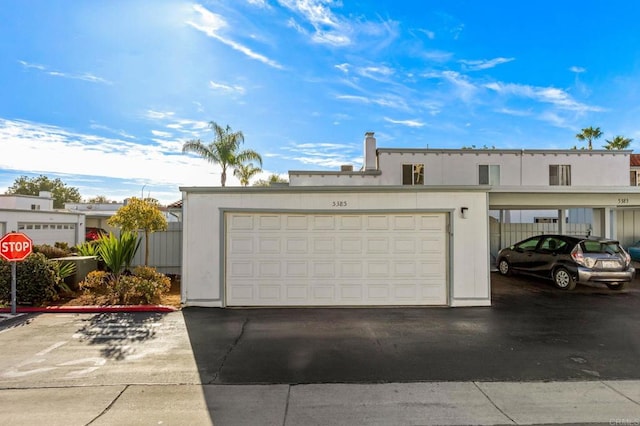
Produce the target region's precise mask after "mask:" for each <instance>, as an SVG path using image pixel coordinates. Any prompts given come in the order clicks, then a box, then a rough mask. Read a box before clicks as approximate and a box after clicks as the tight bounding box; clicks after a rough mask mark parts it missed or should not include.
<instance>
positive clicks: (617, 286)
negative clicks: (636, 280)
mask: <svg viewBox="0 0 640 426" xmlns="http://www.w3.org/2000/svg"><path fill="white" fill-rule="evenodd" d="M625 284H626V283H607V287H609V288H610V289H611V290H622V289H623V288H624V286H625Z"/></svg>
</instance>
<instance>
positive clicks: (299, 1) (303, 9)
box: [278, 0, 351, 46]
mask: <svg viewBox="0 0 640 426" xmlns="http://www.w3.org/2000/svg"><path fill="white" fill-rule="evenodd" d="M278 2H279V3H280V4H281V5H282V6H284V7H286V8H288V9H290V10H292V11H294V12H297V13H298V14H300V15H301V16H302V17H303V18H304V19H305V20H306V21H307V22H308V23H309V24H310V25H311V26H312V27H313V29H314V32H313V34H312V36H311V38H312V40H313V41H315V42H317V43H326V44H331V45H334V46H344V45H348V44H351V39H350V37H349V35H348V33H350V32H351V28H350V26H349V24H348V22H347V21H344V20H341V19H340V18H339V17H337V16H336V15H335V14H334V13H333V12H332V11H331V8H330V7H328V6H331V5H332V4H335V3H334V2H333V1H331V0H329V1H326V0H278ZM290 23H291V21H290ZM294 28H296V29H297V30H298V31H300V32H303V29H302V27H301V26H300V25H298V24H297V23H295V26H294ZM305 33H306V31H305Z"/></svg>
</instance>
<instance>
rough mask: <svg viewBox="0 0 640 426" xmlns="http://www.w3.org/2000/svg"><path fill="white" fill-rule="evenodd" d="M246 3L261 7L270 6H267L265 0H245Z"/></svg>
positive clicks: (266, 7)
mask: <svg viewBox="0 0 640 426" xmlns="http://www.w3.org/2000/svg"><path fill="white" fill-rule="evenodd" d="M247 3H249V4H250V5H252V6H257V7H261V8H263V9H268V8H270V7H271V6H269V3H267V1H266V0H247Z"/></svg>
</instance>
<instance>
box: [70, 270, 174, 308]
mask: <svg viewBox="0 0 640 426" xmlns="http://www.w3.org/2000/svg"><path fill="white" fill-rule="evenodd" d="M80 288H81V289H82V290H83V291H84V293H85V295H86V296H90V297H91V298H92V299H93V301H94V303H97V304H125V305H128V304H144V303H157V302H159V300H160V296H161V295H162V294H163V293H167V292H169V290H170V289H171V280H170V278H169V277H167V276H166V275H164V274H161V273H159V272H157V271H156V270H155V269H154V268H149V267H145V266H138V267H137V268H135V269H134V270H133V272H132V273H131V274H121V275H116V274H113V273H109V272H105V271H92V272H90V273H89V274H88V275H87V277H86V278H85V279H84V281H82V282H81V283H80Z"/></svg>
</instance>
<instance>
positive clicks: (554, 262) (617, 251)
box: [496, 235, 635, 290]
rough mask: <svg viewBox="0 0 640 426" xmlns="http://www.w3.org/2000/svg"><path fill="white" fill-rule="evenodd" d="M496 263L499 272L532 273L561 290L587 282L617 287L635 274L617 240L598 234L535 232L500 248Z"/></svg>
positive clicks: (629, 259)
mask: <svg viewBox="0 0 640 426" xmlns="http://www.w3.org/2000/svg"><path fill="white" fill-rule="evenodd" d="M496 265H497V267H498V271H500V273H501V274H502V275H508V274H510V273H512V272H518V273H524V274H529V275H536V276H539V277H542V278H546V279H550V280H553V282H554V283H555V285H556V287H558V288H560V289H562V290H573V289H574V288H575V286H576V284H577V283H588V282H598V283H604V284H606V285H607V286H608V287H609V288H610V289H612V290H620V289H622V288H623V287H624V285H625V284H626V283H628V282H629V281H631V280H633V278H634V277H635V269H634V268H633V266H631V257H630V256H629V254H628V253H627V252H626V251H624V249H623V248H622V247H620V244H619V243H618V241H615V240H611V239H607V238H600V237H587V238H580V237H574V236H568V235H537V236H535V237H531V238H527V239H526V240H523V241H520V242H519V243H516V244H514V245H512V246H511V247H507V248H504V249H502V250H500V252H498V256H497V258H496Z"/></svg>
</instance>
